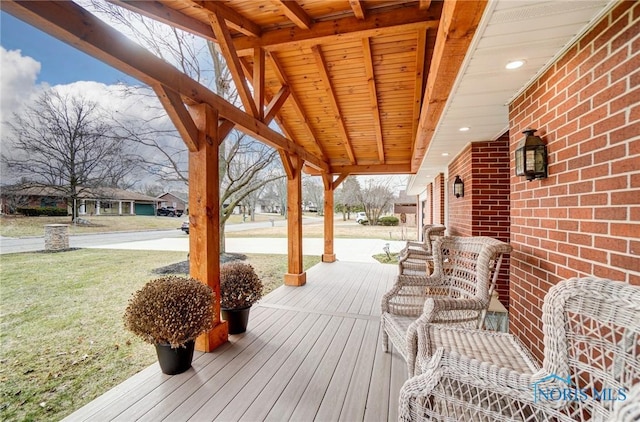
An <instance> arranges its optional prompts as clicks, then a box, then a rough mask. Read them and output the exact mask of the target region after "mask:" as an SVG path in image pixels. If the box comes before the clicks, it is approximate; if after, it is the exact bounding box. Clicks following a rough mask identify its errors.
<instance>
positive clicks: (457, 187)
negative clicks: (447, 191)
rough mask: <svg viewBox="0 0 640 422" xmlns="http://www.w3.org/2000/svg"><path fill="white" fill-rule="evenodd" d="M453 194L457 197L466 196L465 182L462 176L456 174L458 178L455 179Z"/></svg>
mask: <svg viewBox="0 0 640 422" xmlns="http://www.w3.org/2000/svg"><path fill="white" fill-rule="evenodd" d="M453 194H454V195H455V197H456V198H460V197H461V196H464V182H463V181H462V179H461V178H460V176H456V180H454V181H453Z"/></svg>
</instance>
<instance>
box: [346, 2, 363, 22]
mask: <svg viewBox="0 0 640 422" xmlns="http://www.w3.org/2000/svg"><path fill="white" fill-rule="evenodd" d="M349 6H351V10H353V15H354V16H355V17H356V18H357V19H359V20H361V21H363V20H364V19H365V13H364V2H362V1H360V0H349Z"/></svg>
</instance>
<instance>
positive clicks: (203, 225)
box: [189, 104, 229, 352]
mask: <svg viewBox="0 0 640 422" xmlns="http://www.w3.org/2000/svg"><path fill="white" fill-rule="evenodd" d="M189 113H190V114H191V117H192V118H193V121H194V123H195V124H196V126H197V128H198V132H199V133H198V145H197V150H196V151H189V223H190V225H191V228H190V229H189V271H190V273H191V277H193V278H195V279H197V280H200V281H201V282H203V283H206V284H207V285H208V286H210V287H211V288H212V289H213V291H214V292H215V300H214V321H213V325H214V326H213V329H212V330H211V331H209V332H207V333H205V334H203V335H201V336H200V337H198V338H197V339H196V350H199V351H202V352H211V351H212V350H214V349H215V348H216V347H218V346H220V345H222V344H224V343H225V342H227V340H228V338H229V330H228V327H227V323H226V321H221V320H220V209H219V208H220V205H219V199H218V198H219V196H220V177H219V174H220V173H219V172H218V113H217V111H216V110H214V109H213V108H211V107H210V106H208V105H206V104H199V105H196V106H191V107H189Z"/></svg>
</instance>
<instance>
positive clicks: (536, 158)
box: [516, 129, 547, 181]
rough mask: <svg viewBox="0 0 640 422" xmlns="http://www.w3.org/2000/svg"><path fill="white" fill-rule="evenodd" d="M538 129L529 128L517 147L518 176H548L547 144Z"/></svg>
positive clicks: (536, 177) (537, 177)
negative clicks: (536, 133)
mask: <svg viewBox="0 0 640 422" xmlns="http://www.w3.org/2000/svg"><path fill="white" fill-rule="evenodd" d="M535 132H536V129H527V130H525V131H524V132H522V133H524V134H525V137H524V140H522V141H521V142H520V143H519V144H518V147H517V148H516V176H525V177H526V178H527V180H529V181H531V180H533V179H546V178H547V146H546V145H545V143H544V141H543V140H542V139H540V137H539V136H535V135H534V133H535Z"/></svg>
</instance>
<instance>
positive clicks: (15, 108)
mask: <svg viewBox="0 0 640 422" xmlns="http://www.w3.org/2000/svg"><path fill="white" fill-rule="evenodd" d="M40 67H41V66H40V62H38V61H36V60H34V59H32V58H31V57H28V56H23V55H22V52H21V51H20V50H6V49H5V48H4V47H2V46H0V69H2V73H1V74H0V93H1V95H0V98H1V99H2V100H1V102H0V121H2V122H5V121H6V120H8V119H10V118H11V115H12V114H13V113H14V112H19V111H20V109H21V108H22V106H23V105H24V104H25V103H26V102H28V101H29V100H30V99H31V98H32V96H33V94H35V93H36V92H37V91H38V90H39V87H38V86H37V85H36V79H37V78H38V73H40Z"/></svg>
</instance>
